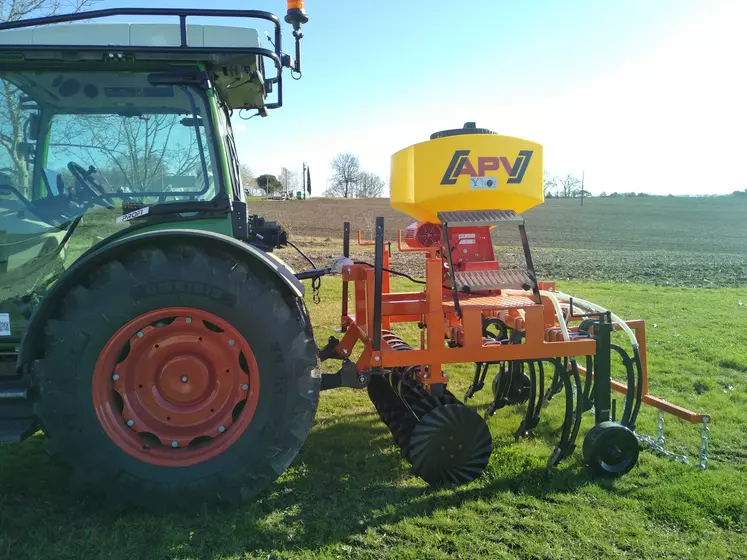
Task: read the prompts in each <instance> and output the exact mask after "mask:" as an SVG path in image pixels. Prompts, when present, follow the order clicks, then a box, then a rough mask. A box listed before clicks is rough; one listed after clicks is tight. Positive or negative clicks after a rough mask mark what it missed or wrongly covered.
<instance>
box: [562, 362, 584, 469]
mask: <svg viewBox="0 0 747 560" xmlns="http://www.w3.org/2000/svg"><path fill="white" fill-rule="evenodd" d="M571 374H572V375H573V382H574V383H575V385H576V403H575V404H576V409H575V417H574V423H573V430H572V431H571V437H570V440H569V441H568V449H567V452H565V454H564V457H567V456H568V455H570V454H571V453H573V449H574V448H575V447H576V438H577V437H578V431H579V429H581V416H582V415H583V410H582V402H583V395H582V394H581V375H580V374H579V372H578V363H576V358H571Z"/></svg>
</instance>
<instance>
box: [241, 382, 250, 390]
mask: <svg viewBox="0 0 747 560" xmlns="http://www.w3.org/2000/svg"><path fill="white" fill-rule="evenodd" d="M241 390H242V391H248V390H249V385H247V384H246V383H244V384H243V385H242V386H241Z"/></svg>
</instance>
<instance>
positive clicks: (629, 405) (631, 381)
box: [610, 344, 635, 426]
mask: <svg viewBox="0 0 747 560" xmlns="http://www.w3.org/2000/svg"><path fill="white" fill-rule="evenodd" d="M610 348H611V349H612V350H614V351H615V352H617V353H618V354H619V355H620V357H621V358H622V362H623V365H624V366H625V370H626V373H627V377H628V389H627V391H626V393H625V410H624V411H623V415H622V418H621V419H620V423H621V424H622V425H623V426H627V425H628V424H629V423H630V415H631V413H632V412H633V401H634V400H635V372H634V371H633V360H631V359H630V356H629V355H628V353H627V352H626V351H625V350H623V349H622V348H620V347H619V346H618V345H617V344H610Z"/></svg>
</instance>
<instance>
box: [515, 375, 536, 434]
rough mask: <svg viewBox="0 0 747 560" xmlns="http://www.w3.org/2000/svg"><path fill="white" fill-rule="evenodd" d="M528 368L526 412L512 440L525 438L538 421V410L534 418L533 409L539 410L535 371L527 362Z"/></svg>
mask: <svg viewBox="0 0 747 560" xmlns="http://www.w3.org/2000/svg"><path fill="white" fill-rule="evenodd" d="M527 365H528V367H529V400H527V411H526V414H525V415H524V418H523V419H522V421H521V424H519V427H518V428H517V429H516V432H514V440H515V441H519V439H520V438H521V437H527V436H528V435H529V432H530V430H532V429H533V428H534V427H535V426H536V425H537V424H536V423H535V421H537V422H538V421H539V410H538V411H537V415H536V416H535V412H534V411H535V407H536V408H539V406H538V404H539V403H536V402H535V401H536V400H537V371H536V369H535V366H534V362H527ZM540 394H541V393H540Z"/></svg>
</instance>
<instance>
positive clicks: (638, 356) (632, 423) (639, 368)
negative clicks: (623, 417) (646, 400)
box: [628, 348, 643, 431]
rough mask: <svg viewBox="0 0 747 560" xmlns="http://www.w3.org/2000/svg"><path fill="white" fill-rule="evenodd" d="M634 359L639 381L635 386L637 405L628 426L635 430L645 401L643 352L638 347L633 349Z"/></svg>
mask: <svg viewBox="0 0 747 560" xmlns="http://www.w3.org/2000/svg"><path fill="white" fill-rule="evenodd" d="M633 361H634V362H635V368H636V371H637V374H638V375H637V383H636V386H635V406H634V407H633V413H632V414H631V415H630V420H629V421H628V428H630V429H631V430H633V431H635V423H636V420H638V413H639V412H640V410H641V402H642V401H643V366H642V365H641V354H640V352H639V351H638V348H634V349H633Z"/></svg>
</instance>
